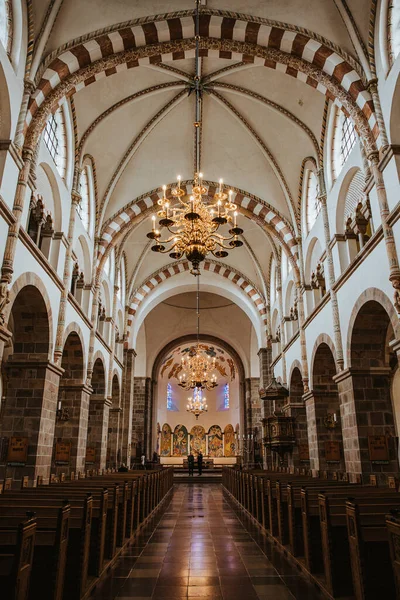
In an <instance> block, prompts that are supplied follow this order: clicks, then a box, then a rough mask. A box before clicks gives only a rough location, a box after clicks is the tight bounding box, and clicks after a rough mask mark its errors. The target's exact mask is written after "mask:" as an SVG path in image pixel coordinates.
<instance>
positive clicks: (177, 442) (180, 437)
mask: <svg viewBox="0 0 400 600" xmlns="http://www.w3.org/2000/svg"><path fill="white" fill-rule="evenodd" d="M188 442H189V434H188V430H187V429H186V427H185V426H184V425H177V426H176V427H175V429H174V440H173V453H172V454H173V456H187V455H188V446H189V443H188Z"/></svg>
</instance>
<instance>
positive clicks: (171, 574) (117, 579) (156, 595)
mask: <svg viewBox="0 0 400 600" xmlns="http://www.w3.org/2000/svg"><path fill="white" fill-rule="evenodd" d="M240 519H242V520H240ZM196 597H199V598H200V597H201V598H212V599H216V600H217V599H224V600H225V599H226V600H228V599H229V600H238V599H240V600H247V599H250V598H255V599H257V598H258V599H259V600H293V598H296V599H297V600H317V599H318V598H320V595H319V594H318V593H317V592H316V591H314V589H313V588H312V587H311V586H309V585H308V584H307V583H306V582H305V581H304V579H303V578H301V577H299V575H298V573H297V571H296V570H295V569H294V568H293V567H292V566H291V565H289V563H287V561H286V560H285V559H284V558H283V557H282V555H281V554H280V553H278V552H277V551H276V550H274V549H273V547H272V545H271V544H270V543H269V542H268V541H267V540H266V538H265V537H264V536H263V535H262V534H261V533H260V531H259V529H258V528H257V527H255V526H253V525H252V524H251V523H249V522H247V520H246V519H245V518H244V517H243V515H242V514H241V513H239V512H238V511H236V509H234V508H233V507H232V505H231V504H230V503H229V502H228V500H227V498H226V496H225V495H224V494H223V491H222V487H221V486H220V485H212V484H211V485H207V484H206V485H204V484H203V485H200V484H192V485H186V484H180V485H175V487H174V492H173V497H172V500H171V503H170V504H169V506H168V507H167V508H166V510H165V512H163V513H162V514H161V516H160V518H159V519H158V521H157V522H153V523H151V524H149V525H148V526H147V529H145V530H144V531H143V533H142V535H141V536H140V537H139V538H138V540H137V542H136V545H135V546H132V547H131V548H130V549H129V551H128V553H126V554H124V556H123V557H121V559H120V560H119V561H118V563H117V565H116V567H115V568H114V569H113V571H112V572H111V575H110V578H109V579H108V580H107V581H106V582H105V584H104V585H103V586H102V588H101V589H99V590H98V592H97V593H96V594H95V595H94V599H95V600H114V598H118V600H128V598H129V599H133V598H135V600H141V599H149V598H152V599H154V600H164V599H166V600H167V599H174V598H196Z"/></svg>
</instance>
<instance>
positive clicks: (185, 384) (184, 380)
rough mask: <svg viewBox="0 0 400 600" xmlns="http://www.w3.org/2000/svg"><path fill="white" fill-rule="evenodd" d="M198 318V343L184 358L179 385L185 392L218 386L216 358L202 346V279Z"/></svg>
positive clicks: (197, 296) (197, 304) (197, 297)
mask: <svg viewBox="0 0 400 600" xmlns="http://www.w3.org/2000/svg"><path fill="white" fill-rule="evenodd" d="M196 316H197V343H196V346H195V347H194V348H193V349H191V350H190V351H189V352H188V354H187V356H182V364H181V367H182V368H181V374H180V375H179V383H178V385H180V387H182V388H183V389H185V390H203V389H206V390H212V389H213V388H215V387H217V385H218V383H217V376H216V374H215V358H212V359H211V357H210V356H208V355H207V354H206V353H205V352H204V350H203V349H202V348H201V345H200V277H198V278H197V294H196Z"/></svg>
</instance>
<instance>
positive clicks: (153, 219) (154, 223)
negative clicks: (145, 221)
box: [151, 215, 156, 231]
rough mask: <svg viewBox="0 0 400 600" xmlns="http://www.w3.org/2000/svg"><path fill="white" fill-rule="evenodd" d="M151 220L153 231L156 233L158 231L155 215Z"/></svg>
mask: <svg viewBox="0 0 400 600" xmlns="http://www.w3.org/2000/svg"><path fill="white" fill-rule="evenodd" d="M151 220H152V221H153V231H155V230H156V218H155V216H154V215H153V216H152V217H151Z"/></svg>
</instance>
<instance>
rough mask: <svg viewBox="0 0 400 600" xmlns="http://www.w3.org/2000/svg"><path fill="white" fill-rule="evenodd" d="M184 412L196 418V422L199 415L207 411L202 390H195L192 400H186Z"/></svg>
mask: <svg viewBox="0 0 400 600" xmlns="http://www.w3.org/2000/svg"><path fill="white" fill-rule="evenodd" d="M186 410H187V412H190V413H192V414H193V415H194V416H195V417H196V421H197V419H198V418H199V416H200V415H202V414H203V413H205V412H207V411H208V406H207V403H206V398H203V395H202V390H201V389H200V388H196V389H195V391H194V395H193V398H190V397H189V398H188V404H187V406H186Z"/></svg>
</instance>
